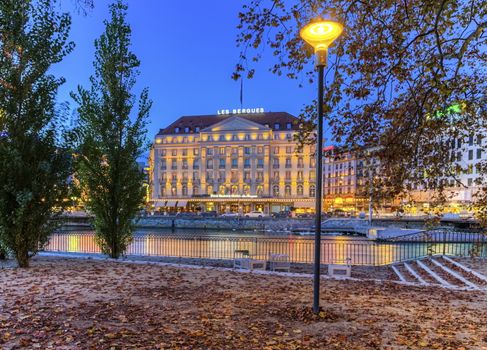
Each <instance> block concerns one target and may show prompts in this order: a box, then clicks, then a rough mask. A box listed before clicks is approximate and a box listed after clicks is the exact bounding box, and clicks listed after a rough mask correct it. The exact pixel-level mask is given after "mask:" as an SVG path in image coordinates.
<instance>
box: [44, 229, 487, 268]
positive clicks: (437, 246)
mask: <svg viewBox="0 0 487 350" xmlns="http://www.w3.org/2000/svg"><path fill="white" fill-rule="evenodd" d="M472 247H473V244H472V243H463V242H462V243H424V242H407V243H405V242H383V243H379V242H374V241H369V240H366V239H363V238H357V237H340V236H327V237H324V238H323V241H322V245H321V256H322V263H324V264H328V263H345V262H346V261H347V260H350V261H351V263H352V264H354V265H386V264H391V263H394V262H398V261H404V260H408V259H414V258H418V257H423V256H427V255H428V254H446V255H456V256H458V255H460V256H468V255H469V254H470V253H469V252H470V250H471V249H472ZM45 250H46V251H56V252H72V253H100V248H99V247H98V246H97V245H96V243H95V240H94V233H93V232H92V231H85V232H62V233H57V234H54V235H52V237H51V239H50V242H49V244H48V245H47V246H46V248H45ZM236 250H247V251H249V253H250V254H251V255H252V256H255V257H258V258H264V257H266V256H269V254H271V253H272V254H287V255H289V257H290V259H291V261H292V262H296V263H312V262H313V255H314V241H313V238H312V237H300V236H266V235H263V234H255V233H251V232H248V233H245V234H236V233H234V232H230V233H228V232H223V233H222V232H206V233H204V234H202V233H201V232H198V233H197V234H196V233H194V232H193V233H188V232H187V231H186V232H185V233H184V234H182V233H180V232H179V233H178V232H176V233H172V232H164V231H158V232H154V231H140V232H137V234H136V235H135V237H134V240H133V242H132V243H131V244H130V246H129V247H128V250H127V255H139V256H160V257H182V258H206V259H233V258H234V257H235V251H236ZM480 254H481V255H483V256H486V255H487V249H486V245H485V244H484V245H483V246H481V250H480Z"/></svg>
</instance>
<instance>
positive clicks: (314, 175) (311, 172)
mask: <svg viewBox="0 0 487 350" xmlns="http://www.w3.org/2000/svg"><path fill="white" fill-rule="evenodd" d="M309 179H310V181H316V171H315V170H311V171H310V172H309Z"/></svg>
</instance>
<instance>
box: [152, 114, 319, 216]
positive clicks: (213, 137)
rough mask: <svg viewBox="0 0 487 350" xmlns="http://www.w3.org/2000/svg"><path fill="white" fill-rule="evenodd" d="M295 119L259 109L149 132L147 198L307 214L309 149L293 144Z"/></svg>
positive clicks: (157, 202) (169, 205)
mask: <svg viewBox="0 0 487 350" xmlns="http://www.w3.org/2000/svg"><path fill="white" fill-rule="evenodd" d="M299 129H300V124H299V119H298V118H296V117H294V116H292V115H290V114H289V113H286V112H263V110H262V109H252V110H245V109H244V110H233V111H230V110H222V111H219V112H218V114H217V115H204V116H185V117H181V118H179V119H178V120H176V121H175V122H174V123H172V124H171V125H169V126H168V127H167V128H165V129H161V130H160V132H159V133H158V134H157V135H156V137H155V140H154V143H153V146H152V150H151V154H150V159H149V164H150V167H149V168H150V171H149V184H150V192H151V202H152V203H153V205H154V208H155V209H156V210H163V211H176V210H185V211H186V210H188V211H217V212H219V213H224V212H239V213H246V212H250V211H254V210H260V211H263V212H265V213H271V212H279V211H281V210H289V209H291V208H296V209H297V211H298V212H299V211H305V212H309V211H313V208H314V205H315V204H314V203H315V202H314V196H315V193H316V185H315V180H316V172H315V151H314V146H304V148H303V149H302V150H300V149H298V147H297V145H296V141H295V140H294V135H295V134H296V133H297V132H299Z"/></svg>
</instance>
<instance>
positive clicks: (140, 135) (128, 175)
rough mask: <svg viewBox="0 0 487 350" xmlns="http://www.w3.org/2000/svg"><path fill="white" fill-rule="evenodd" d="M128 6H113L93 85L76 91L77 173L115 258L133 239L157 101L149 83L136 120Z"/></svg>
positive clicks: (99, 230)
mask: <svg viewBox="0 0 487 350" xmlns="http://www.w3.org/2000/svg"><path fill="white" fill-rule="evenodd" d="M126 11H127V6H126V5H125V4H123V2H122V1H118V2H116V3H115V4H113V5H111V6H110V13H111V20H110V21H109V22H108V21H107V22H105V27H106V29H105V33H104V34H102V35H101V37H100V38H99V39H98V40H96V42H95V48H96V54H95V62H94V67H95V74H94V75H93V76H92V77H91V78H90V82H91V88H90V90H86V89H83V88H82V87H79V89H78V93H77V94H73V97H74V99H75V100H76V102H77V103H78V104H79V108H78V113H79V123H80V125H79V127H78V130H77V135H78V137H79V154H78V156H77V177H78V180H79V184H80V188H81V191H82V193H83V194H84V201H85V204H86V206H87V208H88V209H89V211H91V212H92V213H93V214H94V215H95V221H94V224H95V230H96V234H97V240H98V243H99V244H100V246H101V248H102V251H103V252H104V253H106V254H108V255H110V256H111V257H113V258H118V257H119V256H120V255H121V254H122V253H123V252H124V251H125V249H126V247H127V245H128V244H129V243H130V241H131V239H132V232H133V222H132V221H133V219H134V216H135V215H136V213H137V211H138V210H139V209H140V206H141V204H142V202H143V198H144V189H143V173H142V171H141V170H140V169H139V167H138V164H137V157H139V156H140V155H141V154H142V152H143V150H144V149H145V147H146V141H145V140H146V138H145V136H146V120H147V117H148V114H149V110H150V107H151V104H152V102H151V101H150V100H149V98H148V90H147V89H144V90H143V92H142V94H141V96H140V99H139V102H138V107H139V108H138V112H137V116H136V118H135V120H134V121H133V122H132V121H131V119H130V114H131V111H132V109H133V108H134V106H135V96H134V94H133V93H132V92H131V90H132V89H133V87H134V85H135V82H136V76H137V75H138V70H137V68H138V67H139V65H140V62H139V60H138V59H137V57H136V56H135V55H134V54H133V53H132V52H131V51H130V36H131V29H130V27H129V25H128V24H127V23H126V21H125V16H126Z"/></svg>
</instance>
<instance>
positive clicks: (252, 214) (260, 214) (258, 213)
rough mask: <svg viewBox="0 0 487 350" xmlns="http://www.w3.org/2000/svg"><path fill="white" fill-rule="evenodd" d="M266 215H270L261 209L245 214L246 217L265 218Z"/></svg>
mask: <svg viewBox="0 0 487 350" xmlns="http://www.w3.org/2000/svg"><path fill="white" fill-rule="evenodd" d="M265 216H268V215H267V214H264V213H263V212H261V211H251V212H249V213H247V214H245V217H246V218H263V217H265Z"/></svg>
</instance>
